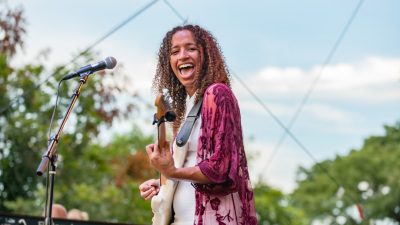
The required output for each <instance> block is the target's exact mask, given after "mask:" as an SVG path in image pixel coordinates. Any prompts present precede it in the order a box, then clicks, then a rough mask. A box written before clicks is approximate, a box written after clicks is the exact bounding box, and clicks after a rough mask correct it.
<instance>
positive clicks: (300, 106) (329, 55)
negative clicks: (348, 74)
mask: <svg viewBox="0 0 400 225" xmlns="http://www.w3.org/2000/svg"><path fill="white" fill-rule="evenodd" d="M363 2H364V0H360V1H359V2H358V4H357V6H356V8H355V9H354V10H353V13H352V14H351V16H350V18H349V20H348V21H347V23H346V25H345V26H344V28H343V30H342V31H341V33H340V35H339V37H338V39H337V40H336V42H335V44H334V45H333V47H332V49H331V50H330V51H329V53H328V56H327V57H326V59H325V61H324V62H323V64H322V66H321V69H320V71H319V73H318V74H317V77H316V78H315V79H314V80H313V82H312V83H311V86H310V88H309V89H308V91H307V92H306V94H305V96H304V98H303V99H302V101H301V103H300V105H299V107H298V108H297V109H296V111H295V113H294V114H293V116H292V118H291V120H290V122H289V124H288V125H287V128H288V130H290V129H291V128H292V126H293V124H294V123H295V122H296V120H297V118H298V117H299V115H300V113H301V111H302V110H303V108H304V105H305V104H306V102H307V101H308V99H309V98H310V96H311V93H312V92H313V91H314V89H315V86H316V85H317V83H318V81H319V79H320V78H321V76H322V73H323V72H324V70H325V67H326V65H328V64H329V62H330V61H331V60H332V57H333V55H334V53H335V52H336V50H337V49H338V47H339V45H340V43H341V42H342V40H343V37H344V36H345V34H346V33H347V31H348V29H349V27H350V25H351V24H352V22H353V20H354V18H355V17H356V15H357V13H358V11H359V10H360V8H361V5H362V4H363ZM286 134H287V132H286V130H285V132H284V133H283V134H282V136H281V137H280V139H279V141H278V143H277V144H276V145H275V148H274V150H273V151H272V154H271V157H270V158H269V160H268V162H267V163H266V164H265V167H264V169H263V171H267V170H268V168H269V165H270V164H271V162H272V160H273V159H274V157H275V155H276V154H277V152H278V150H279V149H280V147H281V145H282V143H283V142H284V141H285V139H286V137H287V135H286Z"/></svg>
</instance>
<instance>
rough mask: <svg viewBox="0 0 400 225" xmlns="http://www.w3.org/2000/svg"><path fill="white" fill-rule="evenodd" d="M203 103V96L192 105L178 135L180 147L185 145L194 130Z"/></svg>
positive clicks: (177, 142) (177, 141)
mask: <svg viewBox="0 0 400 225" xmlns="http://www.w3.org/2000/svg"><path fill="white" fill-rule="evenodd" d="M202 103H203V99H202V98H201V99H199V101H198V102H197V104H196V105H194V106H193V107H192V109H191V110H190V112H189V114H188V116H187V117H186V120H185V123H184V124H183V126H182V128H181V130H180V131H179V133H178V135H177V136H176V145H178V146H179V147H182V146H184V145H185V144H186V142H187V141H188V139H189V136H190V133H191V132H192V129H193V125H194V123H195V122H196V120H197V119H198V118H199V116H200V111H201V105H202Z"/></svg>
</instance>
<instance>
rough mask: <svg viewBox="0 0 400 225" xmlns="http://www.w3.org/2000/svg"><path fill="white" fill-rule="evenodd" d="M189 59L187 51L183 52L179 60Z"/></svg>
mask: <svg viewBox="0 0 400 225" xmlns="http://www.w3.org/2000/svg"><path fill="white" fill-rule="evenodd" d="M187 57H188V53H187V51H186V50H182V51H181V52H180V53H179V59H186V58H187Z"/></svg>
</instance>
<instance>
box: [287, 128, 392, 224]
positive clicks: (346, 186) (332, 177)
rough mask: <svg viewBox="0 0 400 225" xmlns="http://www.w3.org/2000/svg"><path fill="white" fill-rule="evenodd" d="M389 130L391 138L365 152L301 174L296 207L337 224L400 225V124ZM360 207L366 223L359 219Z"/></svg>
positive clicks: (368, 144) (372, 140)
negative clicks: (384, 223) (378, 223)
mask: <svg viewBox="0 0 400 225" xmlns="http://www.w3.org/2000/svg"><path fill="white" fill-rule="evenodd" d="M384 128H385V135H383V136H372V137H369V138H367V139H366V140H365V141H364V145H363V146H362V148H361V149H359V150H352V151H350V153H349V154H348V155H346V156H336V158H335V159H334V160H325V161H323V162H321V163H319V164H318V165H314V166H313V167H312V168H310V169H305V168H301V169H300V171H299V172H298V177H299V180H298V188H297V189H296V190H295V191H294V193H293V195H292V196H293V200H294V204H295V205H296V206H298V207H302V208H304V209H305V211H306V212H307V215H308V216H310V217H311V218H313V219H326V218H328V219H329V220H330V221H331V222H332V224H337V223H339V224H359V223H364V222H363V221H368V220H372V221H373V220H384V219H391V220H393V221H396V222H400V206H399V202H400V189H399V182H398V181H399V179H400V163H399V160H398V158H399V157H400V123H397V124H395V125H393V126H385V127H384ZM321 168H324V169H323V170H321ZM327 172H328V173H329V175H328V174H327ZM358 204H359V205H358ZM358 206H360V207H361V208H362V209H363V210H362V213H363V214H364V217H365V220H363V221H362V220H361V219H360V216H354V212H357V207H358ZM352 212H353V213H352Z"/></svg>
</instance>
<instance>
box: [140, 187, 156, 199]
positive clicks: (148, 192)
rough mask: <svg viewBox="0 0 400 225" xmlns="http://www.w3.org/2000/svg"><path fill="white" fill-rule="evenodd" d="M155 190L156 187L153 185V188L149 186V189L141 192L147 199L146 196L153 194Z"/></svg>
mask: <svg viewBox="0 0 400 225" xmlns="http://www.w3.org/2000/svg"><path fill="white" fill-rule="evenodd" d="M154 190H155V188H154V187H151V188H149V189H148V190H146V191H143V192H141V193H140V195H141V196H142V197H143V198H144V199H146V198H148V196H149V195H151V194H152V193H153V192H154Z"/></svg>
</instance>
